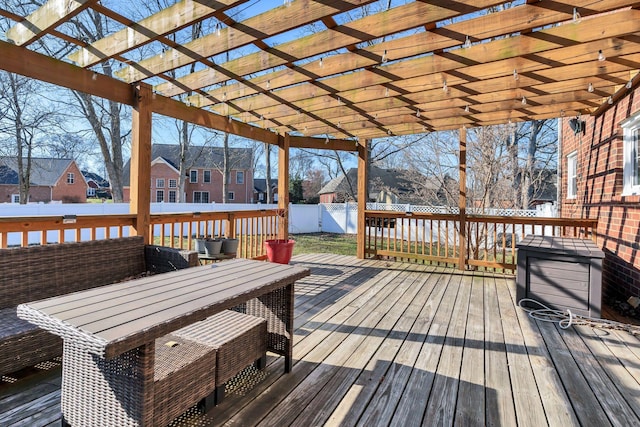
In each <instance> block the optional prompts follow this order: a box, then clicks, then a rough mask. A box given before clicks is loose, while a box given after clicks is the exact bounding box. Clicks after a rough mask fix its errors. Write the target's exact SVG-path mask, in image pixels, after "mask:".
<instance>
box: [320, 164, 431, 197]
mask: <svg viewBox="0 0 640 427" xmlns="http://www.w3.org/2000/svg"><path fill="white" fill-rule="evenodd" d="M406 173H407V171H406V170H401V169H383V168H379V167H376V166H371V169H370V170H369V182H370V183H371V184H372V186H373V187H375V188H378V189H381V188H382V187H387V188H390V189H392V190H396V191H398V192H399V193H406V192H408V191H410V189H411V187H412V185H411V183H410V182H409V180H407V179H406V177H405V175H406ZM347 176H348V177H349V181H351V185H352V186H353V189H354V191H357V180H358V169H357V168H351V169H349V171H347ZM434 185H435V184H434ZM438 187H439V185H437V186H436V187H434V188H438ZM375 188H371V189H370V191H375ZM348 192H349V183H348V182H347V179H346V177H345V176H344V175H340V176H338V177H336V178H333V179H332V180H331V181H329V182H328V183H326V184H325V185H324V187H322V188H321V189H320V191H319V192H318V194H330V193H348Z"/></svg>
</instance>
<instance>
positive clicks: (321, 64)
mask: <svg viewBox="0 0 640 427" xmlns="http://www.w3.org/2000/svg"><path fill="white" fill-rule="evenodd" d="M319 65H320V68H322V67H323V66H324V64H323V62H322V58H320V63H319Z"/></svg>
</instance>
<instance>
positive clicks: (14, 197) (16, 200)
mask: <svg viewBox="0 0 640 427" xmlns="http://www.w3.org/2000/svg"><path fill="white" fill-rule="evenodd" d="M11 203H20V195H19V194H12V195H11Z"/></svg>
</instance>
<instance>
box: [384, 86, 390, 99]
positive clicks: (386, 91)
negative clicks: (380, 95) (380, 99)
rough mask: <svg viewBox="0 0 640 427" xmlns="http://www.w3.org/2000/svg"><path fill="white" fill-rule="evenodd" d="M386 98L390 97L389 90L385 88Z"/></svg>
mask: <svg viewBox="0 0 640 427" xmlns="http://www.w3.org/2000/svg"><path fill="white" fill-rule="evenodd" d="M384 96H386V97H389V88H388V87H386V88H384Z"/></svg>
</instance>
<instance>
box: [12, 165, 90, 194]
mask: <svg viewBox="0 0 640 427" xmlns="http://www.w3.org/2000/svg"><path fill="white" fill-rule="evenodd" d="M18 177H19V175H18V159H17V158H16V157H0V203H20V188H19V181H18ZM30 178H31V179H30V184H31V187H30V189H29V200H28V202H31V203H35V202H44V203H48V202H52V201H56V202H64V203H84V202H86V201H87V182H86V181H85V179H84V177H83V176H82V172H80V168H78V165H77V164H76V162H75V161H74V160H72V159H44V158H32V159H31V177H30Z"/></svg>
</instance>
